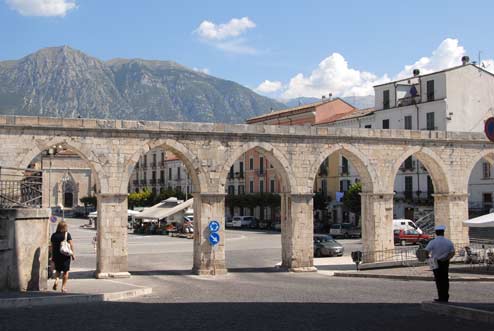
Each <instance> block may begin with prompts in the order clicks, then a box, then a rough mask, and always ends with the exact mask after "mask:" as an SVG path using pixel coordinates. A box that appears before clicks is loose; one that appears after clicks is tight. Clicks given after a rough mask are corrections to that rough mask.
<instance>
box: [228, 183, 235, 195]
mask: <svg viewBox="0 0 494 331" xmlns="http://www.w3.org/2000/svg"><path fill="white" fill-rule="evenodd" d="M228 194H229V195H234V194H235V186H233V185H228Z"/></svg>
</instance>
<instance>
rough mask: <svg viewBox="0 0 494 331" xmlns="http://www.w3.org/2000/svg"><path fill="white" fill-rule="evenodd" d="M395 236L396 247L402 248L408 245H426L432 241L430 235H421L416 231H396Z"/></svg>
mask: <svg viewBox="0 0 494 331" xmlns="http://www.w3.org/2000/svg"><path fill="white" fill-rule="evenodd" d="M393 235H394V242H395V245H396V244H400V245H401V246H405V245H406V244H413V245H417V244H422V245H426V244H427V243H428V242H429V241H430V240H431V239H432V237H431V236H429V235H428V234H425V233H419V232H418V231H417V230H415V229H408V230H394V231H393Z"/></svg>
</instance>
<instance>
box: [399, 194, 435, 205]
mask: <svg viewBox="0 0 494 331" xmlns="http://www.w3.org/2000/svg"><path fill="white" fill-rule="evenodd" d="M432 194H433V192H423V191H403V192H395V195H394V200H395V201H398V202H406V203H411V204H416V205H426V206H430V205H433V204H434V198H433V197H432Z"/></svg>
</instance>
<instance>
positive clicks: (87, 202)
mask: <svg viewBox="0 0 494 331" xmlns="http://www.w3.org/2000/svg"><path fill="white" fill-rule="evenodd" d="M80 200H81V203H82V204H83V205H84V207H87V206H94V207H97V206H98V199H96V197H95V196H90V197H82V198H81V199H80Z"/></svg>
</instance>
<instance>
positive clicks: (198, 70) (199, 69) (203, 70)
mask: <svg viewBox="0 0 494 331" xmlns="http://www.w3.org/2000/svg"><path fill="white" fill-rule="evenodd" d="M192 69H193V70H194V71H197V72H202V73H203V74H206V75H209V69H208V68H196V67H194V68H192Z"/></svg>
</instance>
